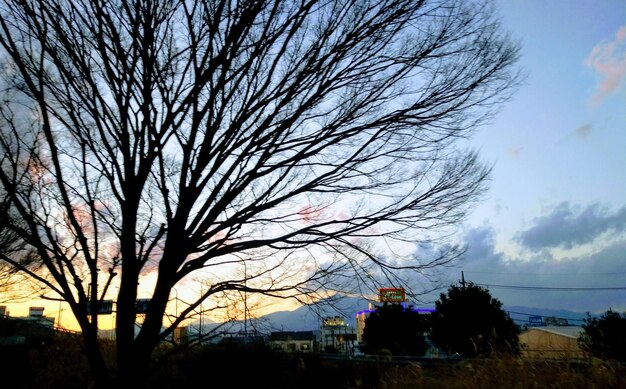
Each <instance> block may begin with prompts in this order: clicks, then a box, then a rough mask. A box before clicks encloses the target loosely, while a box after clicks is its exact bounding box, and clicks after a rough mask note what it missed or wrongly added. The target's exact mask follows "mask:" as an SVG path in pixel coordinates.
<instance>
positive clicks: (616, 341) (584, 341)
mask: <svg viewBox="0 0 626 389" xmlns="http://www.w3.org/2000/svg"><path fill="white" fill-rule="evenodd" d="M583 328H584V330H585V332H583V333H582V334H581V336H580V338H579V339H578V341H579V342H580V345H581V346H582V347H583V349H584V350H586V351H587V352H589V353H590V354H591V355H593V356H596V357H600V358H607V359H616V360H619V361H626V317H622V316H620V314H619V313H617V312H614V311H612V310H609V311H607V312H605V313H604V315H602V317H600V318H599V319H598V318H595V317H594V318H592V317H591V316H589V317H587V318H586V319H585V324H583Z"/></svg>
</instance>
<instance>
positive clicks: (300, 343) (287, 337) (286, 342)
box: [270, 331, 315, 353]
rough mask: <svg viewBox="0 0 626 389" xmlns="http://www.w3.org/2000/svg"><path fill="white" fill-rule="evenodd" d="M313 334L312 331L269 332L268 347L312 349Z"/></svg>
mask: <svg viewBox="0 0 626 389" xmlns="http://www.w3.org/2000/svg"><path fill="white" fill-rule="evenodd" d="M314 341H315V336H314V335H313V331H279V332H272V333H271V334H270V347H271V349H272V350H275V351H287V352H295V351H300V352H305V353H310V352H312V351H313V343H314Z"/></svg>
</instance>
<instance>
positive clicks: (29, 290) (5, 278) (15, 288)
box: [0, 191, 41, 303]
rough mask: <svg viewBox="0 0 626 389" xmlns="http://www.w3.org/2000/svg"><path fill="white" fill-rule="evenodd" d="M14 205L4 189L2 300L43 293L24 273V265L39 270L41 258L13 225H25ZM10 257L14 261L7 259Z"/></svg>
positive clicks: (0, 206)
mask: <svg viewBox="0 0 626 389" xmlns="http://www.w3.org/2000/svg"><path fill="white" fill-rule="evenodd" d="M24 225H25V223H24V221H23V220H20V217H19V216H18V215H16V213H15V211H14V209H13V208H12V207H11V202H10V200H9V196H8V195H7V194H6V193H1V191H0V303H7V302H11V303H15V302H23V301H26V300H28V299H30V298H32V297H33V296H36V295H37V294H39V293H40V291H39V290H37V287H36V283H32V282H29V281H30V279H28V278H27V277H24V274H22V270H23V269H27V270H29V271H35V272H36V271H38V270H39V269H40V267H41V262H40V261H38V258H37V256H36V255H35V253H34V252H33V251H32V249H31V250H28V249H27V245H26V243H25V242H24V241H23V240H22V239H21V237H20V235H19V234H18V233H17V232H16V231H15V230H14V228H12V227H11V226H13V227H15V226H18V227H20V226H22V227H23V226H24ZM7 259H9V260H10V261H11V263H8V262H7Z"/></svg>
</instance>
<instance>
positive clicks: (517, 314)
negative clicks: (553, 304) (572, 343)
mask: <svg viewBox="0 0 626 389" xmlns="http://www.w3.org/2000/svg"><path fill="white" fill-rule="evenodd" d="M504 310H505V311H507V312H508V313H509V316H510V317H511V319H513V320H515V322H516V323H517V324H519V325H524V324H526V323H528V322H529V317H530V316H541V317H542V318H546V317H555V318H557V319H565V320H567V322H568V324H569V325H575V326H580V325H582V324H583V319H585V318H586V317H587V313H586V312H575V311H568V310H565V309H548V308H531V307H521V306H510V307H504ZM591 317H599V315H593V314H592V315H591Z"/></svg>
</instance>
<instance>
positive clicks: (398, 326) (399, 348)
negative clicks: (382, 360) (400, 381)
mask: <svg viewBox="0 0 626 389" xmlns="http://www.w3.org/2000/svg"><path fill="white" fill-rule="evenodd" d="M429 316H430V315H424V314H420V313H419V312H416V311H414V310H412V309H408V308H404V307H403V306H401V305H398V304H390V305H387V304H385V305H383V306H382V307H379V308H377V309H376V310H375V311H374V312H372V313H371V314H370V315H369V316H368V317H367V318H366V319H365V328H364V330H363V342H364V345H363V346H362V350H363V352H365V353H367V354H375V353H377V352H379V351H381V350H388V351H390V352H391V353H392V354H393V355H424V353H426V351H427V350H428V344H427V343H426V339H425V333H427V332H428V331H429V330H430V317H429Z"/></svg>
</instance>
